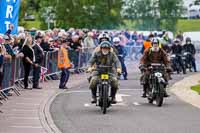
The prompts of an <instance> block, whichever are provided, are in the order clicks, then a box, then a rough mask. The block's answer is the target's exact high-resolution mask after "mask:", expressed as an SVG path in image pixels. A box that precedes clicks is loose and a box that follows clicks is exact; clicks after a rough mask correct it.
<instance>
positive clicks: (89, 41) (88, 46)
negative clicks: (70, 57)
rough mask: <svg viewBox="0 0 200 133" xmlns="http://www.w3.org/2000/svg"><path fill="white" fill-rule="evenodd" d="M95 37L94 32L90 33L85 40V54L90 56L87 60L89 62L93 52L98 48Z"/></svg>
mask: <svg viewBox="0 0 200 133" xmlns="http://www.w3.org/2000/svg"><path fill="white" fill-rule="evenodd" d="M93 36H94V34H93V33H92V32H88V36H87V37H86V38H85V40H84V46H83V47H84V52H85V53H87V55H88V56H87V59H86V60H88V59H89V58H90V57H91V55H92V52H93V50H94V48H95V47H96V45H95V42H94V39H93Z"/></svg>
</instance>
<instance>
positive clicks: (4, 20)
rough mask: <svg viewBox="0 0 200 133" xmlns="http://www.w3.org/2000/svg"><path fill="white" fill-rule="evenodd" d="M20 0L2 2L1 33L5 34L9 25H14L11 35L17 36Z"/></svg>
mask: <svg viewBox="0 0 200 133" xmlns="http://www.w3.org/2000/svg"><path fill="white" fill-rule="evenodd" d="M19 8H20V0H0V33H1V34H5V32H6V31H7V30H8V29H9V24H13V25H14V29H13V30H12V32H11V34H17V29H18V16H19Z"/></svg>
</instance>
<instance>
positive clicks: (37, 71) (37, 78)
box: [33, 66, 41, 88]
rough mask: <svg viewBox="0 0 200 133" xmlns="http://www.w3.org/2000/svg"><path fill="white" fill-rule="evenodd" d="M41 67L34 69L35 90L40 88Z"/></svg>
mask: <svg viewBox="0 0 200 133" xmlns="http://www.w3.org/2000/svg"><path fill="white" fill-rule="evenodd" d="M40 73H41V67H39V66H38V67H33V88H37V87H39V80H40Z"/></svg>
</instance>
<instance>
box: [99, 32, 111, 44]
mask: <svg viewBox="0 0 200 133" xmlns="http://www.w3.org/2000/svg"><path fill="white" fill-rule="evenodd" d="M101 39H107V41H110V36H109V35H108V34H107V33H105V32H104V33H101V34H100V35H99V37H98V40H99V41H100V42H101Z"/></svg>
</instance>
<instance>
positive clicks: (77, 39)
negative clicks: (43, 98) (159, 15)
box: [0, 25, 170, 95]
mask: <svg viewBox="0 0 200 133" xmlns="http://www.w3.org/2000/svg"><path fill="white" fill-rule="evenodd" d="M12 29H13V26H12V25H10V29H9V30H8V31H7V32H6V33H5V34H4V35H0V87H1V89H3V88H5V87H8V86H9V85H10V82H11V81H10V80H11V77H10V76H8V75H6V76H3V75H4V74H5V73H11V70H12V65H11V63H12V60H14V59H16V58H17V59H21V58H22V59H23V62H24V69H25V74H24V75H25V76H24V78H25V84H24V86H25V88H28V85H27V80H28V79H27V78H28V76H29V73H30V71H31V65H32V64H31V63H33V62H34V60H35V57H37V56H38V55H35V57H34V56H33V55H30V52H28V53H29V54H26V52H24V48H25V49H27V48H26V47H25V46H27V45H28V47H29V48H30V50H31V51H33V53H32V54H38V53H35V52H34V51H35V50H32V48H33V47H34V45H35V44H37V43H38V45H39V49H40V48H41V51H42V52H43V53H47V52H49V53H51V52H56V51H58V50H59V48H60V46H61V44H62V41H63V40H68V41H69V42H70V44H69V48H68V50H69V57H70V60H71V62H72V64H73V68H74V70H75V71H74V72H75V73H77V74H78V73H79V68H80V66H82V65H83V64H84V63H87V61H88V60H89V58H90V57H91V55H92V52H93V50H94V48H95V47H96V46H97V45H98V36H99V35H100V34H101V33H102V32H107V33H108V34H109V35H110V41H111V42H112V39H113V38H114V37H119V38H120V40H121V41H120V45H122V46H126V47H125V48H126V52H127V56H129V57H130V58H131V59H133V55H135V56H134V58H135V59H138V56H139V55H140V53H141V50H142V47H143V44H144V41H146V40H148V38H149V37H150V36H154V37H155V36H158V37H162V38H164V40H165V41H168V42H169V41H170V40H169V37H168V34H167V32H162V33H161V34H157V33H149V35H144V34H143V33H142V32H141V33H138V32H134V31H118V30H112V31H109V30H107V31H101V30H88V29H74V28H70V29H67V30H64V29H58V28H55V29H52V30H47V31H41V30H31V31H23V30H21V31H19V33H18V34H17V35H11V33H12ZM38 38H40V40H41V41H40V42H37V39H38ZM25 51H26V50H25ZM26 57H29V58H28V62H29V63H30V64H31V65H27V64H26V63H27V61H24V58H25V60H27V58H26ZM44 58H45V54H44ZM29 59H30V60H29ZM43 60H44V61H43V62H45V59H43ZM55 61H56V60H55ZM37 65H39V66H40V65H42V63H39V64H38V63H37V64H34V63H33V68H34V67H35V66H37ZM51 65H54V68H56V67H57V65H56V62H54V63H53V64H51ZM3 81H7V82H3ZM8 81H10V82H8ZM2 83H3V84H2ZM37 87H38V86H37ZM5 93H6V94H8V95H10V94H9V93H8V92H5Z"/></svg>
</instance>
